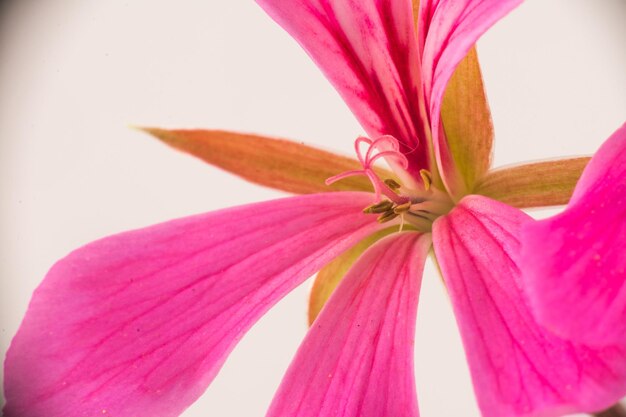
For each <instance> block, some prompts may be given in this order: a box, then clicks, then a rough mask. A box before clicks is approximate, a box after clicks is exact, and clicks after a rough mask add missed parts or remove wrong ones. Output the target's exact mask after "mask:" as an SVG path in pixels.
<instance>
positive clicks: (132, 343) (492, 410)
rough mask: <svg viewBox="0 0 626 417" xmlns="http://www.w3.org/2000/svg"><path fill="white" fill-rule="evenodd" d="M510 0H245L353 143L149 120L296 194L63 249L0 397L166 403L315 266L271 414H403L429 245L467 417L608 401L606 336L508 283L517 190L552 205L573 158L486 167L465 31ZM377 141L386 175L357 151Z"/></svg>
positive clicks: (11, 409)
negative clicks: (338, 110) (290, 42)
mask: <svg viewBox="0 0 626 417" xmlns="http://www.w3.org/2000/svg"><path fill="white" fill-rule="evenodd" d="M520 1H521V0H454V1H453V0H439V1H435V0H432V1H423V2H421V3H420V4H419V8H418V7H416V4H414V3H412V2H410V1H408V0H365V1H352V0H259V3H260V4H261V6H262V7H263V8H265V9H266V10H267V12H268V13H269V14H270V15H271V16H272V17H273V18H274V19H275V20H276V21H278V22H279V23H280V24H281V25H282V26H284V27H285V28H286V29H287V30H288V31H289V32H290V33H291V34H292V35H293V36H294V37H295V38H296V39H297V40H298V42H300V43H301V44H302V46H303V47H304V48H305V49H306V50H307V52H308V53H309V54H310V55H311V57H312V58H313V59H314V60H315V61H316V62H317V64H318V65H319V66H320V67H321V68H322V70H323V71H324V72H325V74H326V75H327V77H328V78H329V79H330V80H331V82H332V83H333V84H334V85H335V87H336V88H337V90H338V91H339V93H340V94H341V95H342V96H343V97H344V99H345V101H346V102H347V104H348V105H349V106H350V108H351V109H352V110H353V112H354V113H355V115H356V116H357V118H358V119H359V120H360V121H361V123H362V125H363V127H364V128H365V130H366V131H367V133H368V135H369V136H370V138H359V139H357V141H356V143H355V147H356V151H357V156H358V161H352V160H349V159H347V158H342V157H338V156H336V155H332V154H329V153H327V152H322V151H319V150H316V149H313V148H309V147H305V146H303V145H299V144H296V143H292V142H288V141H282V140H276V139H268V138H261V137H258V136H251V135H241V134H234V133H228V132H221V131H182V130H180V131H165V130H158V129H150V130H149V132H150V133H152V134H154V135H156V136H158V137H159V138H161V139H162V140H164V141H165V142H167V143H168V144H170V145H172V146H175V147H177V148H180V149H183V150H186V151H188V152H190V153H192V154H194V155H196V156H199V157H202V158H204V159H205V160H207V161H208V162H211V163H213V164H215V165H218V166H220V167H223V168H225V169H229V170H231V171H233V172H235V173H237V174H239V175H241V176H243V177H245V178H248V179H250V180H252V181H255V182H258V183H261V184H263V185H269V186H273V187H276V188H280V189H282V190H287V191H291V192H294V193H300V194H305V193H310V194H308V195H302V196H296V197H292V198H286V199H281V200H277V201H270V202H266V203H259V204H252V205H247V206H242V207H236V208H232V209H228V210H222V211H218V212H214V213H208V214H203V215H198V216H192V217H188V218H184V219H179V220H174V221H171V222H167V223H163V224H160V225H156V226H152V227H149V228H146V229H142V230H136V231H131V232H126V233H122V234H119V235H115V236H111V237H108V238H105V239H102V240H99V241H96V242H94V243H91V244H89V245H87V246H85V247H83V248H80V249H78V250H76V251H75V252H73V253H71V254H70V255H68V256H67V257H66V258H64V259H62V260H60V261H59V262H58V263H57V264H56V265H54V266H53V267H52V269H51V270H50V272H49V273H48V274H47V276H46V277H45V279H44V281H43V283H42V284H41V286H40V287H39V288H38V289H37V290H36V292H35V294H34V296H33V299H32V301H31V304H30V306H29V309H28V312H27V314H26V317H25V318H24V321H23V323H22V325H21V327H20V329H19V331H18V333H17V335H16V336H15V338H14V339H13V342H12V344H11V347H10V349H9V352H8V353H7V359H6V362H5V372H6V378H5V393H6V398H7V404H6V406H5V409H4V412H5V415H6V416H7V417H43V416H64V417H65V416H68V417H78V416H95V415H103V414H105V415H112V416H116V417H130V416H140V415H141V416H143V415H148V416H166V417H169V416H176V415H178V414H180V413H181V412H182V411H183V410H184V409H185V408H187V407H188V406H189V405H190V404H191V403H192V402H193V401H195V400H196V399H197V398H198V397H199V396H200V395H201V394H202V392H203V391H204V390H205V389H206V388H207V386H208V385H209V384H210V382H211V381H212V380H213V378H214V377H215V376H216V374H217V372H218V371H219V369H220V367H221V365H222V364H223V362H224V361H225V359H226V357H227V355H228V353H229V352H230V351H231V350H232V349H233V347H234V346H235V344H236V343H237V341H238V340H240V339H241V337H242V336H243V335H244V334H245V332H246V331H247V330H248V329H249V328H250V327H251V326H252V325H253V324H254V323H255V322H256V320H258V319H259V317H261V316H262V315H263V314H264V313H265V312H266V311H267V310H268V309H269V308H270V307H271V306H272V305H273V304H274V303H276V302H277V301H278V300H279V299H280V298H282V297H283V296H284V295H285V294H286V293H288V292H289V291H290V290H292V289H293V288H294V287H296V286H297V285H298V284H300V283H301V282H303V281H304V280H305V279H307V278H308V277H309V276H311V275H312V274H313V273H315V272H316V271H319V270H321V272H320V274H319V275H318V278H317V280H316V283H315V286H314V290H313V293H312V298H311V306H310V308H311V313H310V314H311V320H312V327H311V329H310V331H309V333H308V335H307V337H306V338H305V340H304V342H303V344H302V346H301V348H300V349H299V351H298V353H297V355H296V357H295V359H294V361H293V363H292V364H291V366H290V368H289V370H288V372H287V375H286V376H285V378H284V380H283V383H282V384H281V387H280V388H279V390H278V393H277V394H276V397H275V398H274V401H273V403H272V405H271V407H270V410H269V412H268V416H270V417H278V416H281V417H287V416H289V417H292V416H301V417H304V416H311V417H313V416H321V417H330V416H344V417H357V416H358V417H379V416H407V417H410V416H417V415H418V410H417V397H416V393H415V384H414V380H413V364H412V356H413V337H414V336H413V333H414V325H415V314H416V309H417V302H418V296H419V287H420V280H421V273H422V268H423V264H424V261H425V258H426V256H427V254H428V252H429V250H430V249H431V248H433V249H434V253H435V256H436V259H437V261H438V263H439V265H440V268H441V271H442V274H443V277H444V281H445V284H446V286H447V288H448V290H449V293H450V297H451V300H452V303H453V305H454V309H455V312H456V313H457V317H458V322H459V326H460V329H461V333H462V336H463V341H464V345H465V348H466V352H467V358H468V362H469V364H470V368H471V371H472V376H473V381H474V385H475V390H476V395H477V397H478V402H479V405H480V408H481V410H482V412H483V415H485V416H493V417H496V416H497V417H501V416H531V415H532V416H538V415H542V416H544V415H561V414H564V413H567V412H570V411H594V410H599V409H603V408H606V407H608V406H610V405H611V404H613V403H614V402H615V401H617V400H618V399H619V398H620V396H621V395H623V394H624V393H625V392H626V360H625V359H626V352H625V351H624V349H622V348H621V347H615V346H610V347H602V348H593V347H589V346H587V345H586V344H585V343H584V342H579V341H570V340H569V339H562V338H560V337H559V336H556V335H554V334H552V333H550V332H549V331H547V330H545V329H544V328H542V327H541V326H540V325H538V324H537V323H536V322H535V321H534V319H533V316H532V314H531V311H530V308H529V305H528V303H527V302H526V300H525V298H524V296H523V295H524V285H523V284H524V283H523V281H522V277H521V271H522V270H524V269H525V268H526V267H527V263H525V262H524V261H522V259H521V258H520V257H519V253H518V251H519V248H520V243H519V242H520V233H521V230H522V228H523V227H524V226H525V225H527V224H530V223H531V222H532V220H531V219H530V218H529V217H528V216H527V215H526V214H524V213H523V212H522V211H521V210H520V209H519V208H523V207H529V206H545V205H552V204H563V203H565V202H567V200H568V199H569V196H570V194H571V190H572V188H573V186H574V183H575V181H576V179H577V178H578V175H579V173H580V171H581V169H582V167H583V166H584V165H585V164H586V162H587V160H586V159H569V160H561V161H557V162H547V163H535V164H529V165H522V166H518V167H514V168H509V169H503V170H496V171H489V168H490V155H491V146H492V128H491V120H490V116H489V111H488V106H487V104H486V101H485V98H484V94H483V87H482V81H481V77H480V70H479V67H478V61H477V58H476V53H475V51H474V49H473V48H472V47H473V45H474V43H475V41H476V39H477V38H478V37H479V36H480V35H481V34H482V33H483V32H484V31H485V30H486V29H487V28H488V27H489V26H491V25H492V24H493V23H494V22H496V21H497V20H498V19H500V18H501V17H502V16H504V15H505V14H506V13H507V12H508V11H509V10H511V9H512V8H514V7H515V6H516V5H517V4H518V3H519V2H520ZM414 9H415V13H416V16H417V17H418V18H417V23H416V22H415V21H414ZM418 9H419V13H418ZM416 24H417V28H418V31H417V32H416V30H415V28H416ZM382 158H385V159H386V160H387V162H388V163H389V165H390V166H391V167H392V168H393V173H389V172H386V171H384V170H381V169H379V168H377V167H376V166H375V162H376V161H378V160H381V159H382ZM537 172H542V175H541V176H539V177H538V176H537ZM329 177H330V179H329V180H328V183H329V184H331V187H330V188H327V187H326V186H325V185H324V179H326V178H329ZM370 184H371V185H370ZM326 190H333V191H334V192H322V191H326ZM371 191H374V192H373V193H372V192H371ZM497 200H499V201H497ZM364 209H365V210H364ZM528 262H530V261H528ZM348 268H349V272H345V271H346V270H347V269H348ZM339 281H340V283H339V285H338V286H337V283H338V282H339ZM335 287H337V288H335ZM330 293H332V296H330V298H329V297H328V296H329V294H330ZM322 305H324V307H323V308H321V306H322ZM320 309H321V313H319V316H318V311H319V310H320Z"/></svg>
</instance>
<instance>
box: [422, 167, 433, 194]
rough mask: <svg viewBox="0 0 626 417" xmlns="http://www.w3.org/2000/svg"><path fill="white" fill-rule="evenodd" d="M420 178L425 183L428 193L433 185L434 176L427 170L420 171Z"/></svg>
mask: <svg viewBox="0 0 626 417" xmlns="http://www.w3.org/2000/svg"><path fill="white" fill-rule="evenodd" d="M420 177H422V181H423V182H424V189H425V190H426V191H428V190H429V189H430V185H431V184H432V183H433V174H431V173H430V171H429V170H427V169H420Z"/></svg>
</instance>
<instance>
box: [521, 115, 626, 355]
mask: <svg viewBox="0 0 626 417" xmlns="http://www.w3.org/2000/svg"><path fill="white" fill-rule="evenodd" d="M522 242H523V251H522V262H524V264H525V265H526V267H525V268H524V274H525V275H524V276H525V279H527V280H528V283H529V289H528V293H529V296H530V297H531V301H532V304H533V307H534V311H535V313H536V314H537V316H538V318H539V320H540V321H541V322H542V323H544V324H545V325H546V326H548V327H550V328H551V329H553V330H554V331H555V332H556V333H558V334H561V335H563V336H565V337H568V338H571V339H572V340H576V341H580V342H584V343H588V344H594V345H605V344H612V343H620V344H621V345H622V346H624V345H625V344H626V285H625V284H626V272H625V271H626V256H624V254H626V125H623V126H622V127H621V128H620V129H619V130H618V131H617V132H615V133H614V134H613V136H611V137H610V138H609V139H608V141H607V142H606V143H605V144H604V145H602V147H601V148H600V150H599V151H598V153H597V154H596V155H595V156H594V157H593V158H592V159H591V162H590V163H589V165H588V166H587V168H586V169H585V171H584V173H583V175H582V177H581V179H580V181H579V182H578V184H577V185H576V189H575V191H574V195H573V196H572V199H571V200H570V204H569V206H568V207H567V209H566V210H565V211H564V212H563V213H561V214H559V215H557V216H554V217H552V218H550V219H547V220H543V221H539V222H534V223H531V224H529V225H527V226H526V227H525V228H524V231H523V234H522Z"/></svg>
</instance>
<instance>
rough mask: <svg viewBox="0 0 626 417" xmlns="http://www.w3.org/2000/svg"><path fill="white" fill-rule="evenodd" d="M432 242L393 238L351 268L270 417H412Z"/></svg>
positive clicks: (416, 237)
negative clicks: (418, 325)
mask: <svg viewBox="0 0 626 417" xmlns="http://www.w3.org/2000/svg"><path fill="white" fill-rule="evenodd" d="M429 247H430V237H428V236H424V235H422V236H420V235H418V234H416V233H414V232H409V233H401V234H394V235H392V236H389V237H387V238H385V239H383V240H381V241H380V242H378V243H376V244H375V245H374V246H372V247H371V248H370V249H368V250H367V251H366V252H365V253H364V254H363V256H362V257H361V258H360V259H359V260H358V261H357V262H356V263H355V264H354V266H353V267H352V269H351V270H350V272H349V273H348V274H347V275H346V277H345V278H344V279H343V280H342V282H341V284H340V285H339V287H338V288H337V290H336V291H335V292H334V293H333V295H332V297H331V298H330V300H329V301H328V303H327V304H326V306H325V307H324V309H323V310H322V312H321V314H320V316H319V317H318V318H317V319H316V320H315V322H314V323H313V325H312V327H311V330H310V331H309V334H308V335H307V337H306V339H305V340H304V342H303V344H302V346H300V350H298V353H297V355H296V357H295V359H294V361H293V362H292V364H291V366H290V368H289V370H288V371H287V375H286V376H285V378H284V379H283V382H282V385H281V386H280V389H279V390H278V393H277V395H276V397H275V398H274V402H273V403H272V406H271V408H270V410H269V412H268V417H381V416H388V417H392V416H402V417H417V416H418V412H417V398H416V395H415V382H414V376H413V374H414V370H413V341H414V337H415V334H414V333H415V314H416V309H417V299H418V295H419V287H420V283H421V276H422V269H423V266H424V259H425V258H426V255H427V253H428V250H429Z"/></svg>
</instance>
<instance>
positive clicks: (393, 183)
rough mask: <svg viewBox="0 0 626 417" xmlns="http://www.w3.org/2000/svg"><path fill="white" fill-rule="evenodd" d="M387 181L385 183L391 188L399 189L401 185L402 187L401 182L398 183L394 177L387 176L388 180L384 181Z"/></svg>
mask: <svg viewBox="0 0 626 417" xmlns="http://www.w3.org/2000/svg"><path fill="white" fill-rule="evenodd" d="M383 182H384V183H385V185H386V186H387V187H389V188H391V189H392V190H394V191H396V190H399V189H400V187H402V186H401V185H400V184H398V183H397V182H396V180H394V179H392V178H387V179H386V180H384V181H383Z"/></svg>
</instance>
